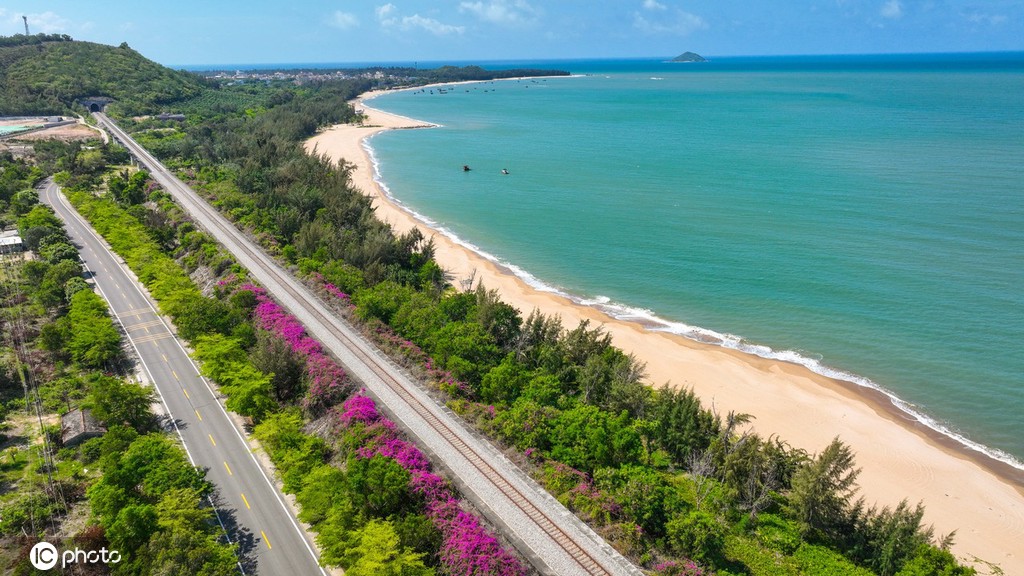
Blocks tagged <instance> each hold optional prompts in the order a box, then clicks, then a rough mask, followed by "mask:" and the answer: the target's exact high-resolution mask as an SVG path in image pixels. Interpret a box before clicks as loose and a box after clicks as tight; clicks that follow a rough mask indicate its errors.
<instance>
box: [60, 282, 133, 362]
mask: <svg viewBox="0 0 1024 576" xmlns="http://www.w3.org/2000/svg"><path fill="white" fill-rule="evenodd" d="M68 319H69V320H70V321H71V339H70V340H69V341H68V351H69V352H71V358H73V359H74V360H75V362H78V363H80V364H82V365H83V366H87V367H92V368H99V367H102V366H103V365H105V364H106V363H108V362H111V361H113V360H114V359H115V358H117V357H118V356H119V355H120V354H121V334H120V333H119V332H118V331H117V328H115V327H114V321H113V320H111V319H110V316H109V315H108V314H107V305H106V303H105V302H104V301H103V299H102V298H100V297H99V296H97V295H96V293H95V292H93V291H92V290H80V291H78V292H76V293H75V295H74V296H72V297H71V309H70V310H69V311H68Z"/></svg>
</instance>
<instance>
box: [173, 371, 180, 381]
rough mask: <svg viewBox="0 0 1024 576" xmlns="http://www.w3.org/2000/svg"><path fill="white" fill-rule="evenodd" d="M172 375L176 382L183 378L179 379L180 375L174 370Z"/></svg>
mask: <svg viewBox="0 0 1024 576" xmlns="http://www.w3.org/2000/svg"><path fill="white" fill-rule="evenodd" d="M171 375H173V376H174V379H175V380H181V378H178V373H177V372H175V371H174V370H171Z"/></svg>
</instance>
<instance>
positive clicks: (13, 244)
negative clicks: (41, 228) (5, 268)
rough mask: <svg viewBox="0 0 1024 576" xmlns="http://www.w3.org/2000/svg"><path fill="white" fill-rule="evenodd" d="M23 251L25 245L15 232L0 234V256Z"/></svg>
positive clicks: (6, 231) (7, 231)
mask: <svg viewBox="0 0 1024 576" xmlns="http://www.w3.org/2000/svg"><path fill="white" fill-rule="evenodd" d="M24 251H25V244H24V242H22V240H21V236H19V235H18V231H17V230H5V231H3V232H0V254H18V253H21V252H24Z"/></svg>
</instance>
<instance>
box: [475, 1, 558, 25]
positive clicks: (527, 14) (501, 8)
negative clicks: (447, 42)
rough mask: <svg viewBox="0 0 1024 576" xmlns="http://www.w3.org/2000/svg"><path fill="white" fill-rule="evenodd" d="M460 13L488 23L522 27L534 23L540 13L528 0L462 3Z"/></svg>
mask: <svg viewBox="0 0 1024 576" xmlns="http://www.w3.org/2000/svg"><path fill="white" fill-rule="evenodd" d="M459 12H469V13H471V14H474V15H476V17H477V18H479V19H481V20H484V21H486V22H494V23H496V24H503V25H513V26H514V25H520V24H529V23H531V22H534V21H535V20H536V19H537V17H538V16H540V11H539V10H537V9H536V8H534V7H533V6H530V4H529V3H528V2H526V0H512V1H509V0H491V1H490V2H461V3H460V4H459Z"/></svg>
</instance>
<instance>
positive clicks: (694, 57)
mask: <svg viewBox="0 0 1024 576" xmlns="http://www.w3.org/2000/svg"><path fill="white" fill-rule="evenodd" d="M707 61H708V59H707V58H705V57H703V56H701V55H700V54H697V53H696V52H683V53H682V54H680V55H679V56H676V57H675V58H673V59H671V60H669V62H707Z"/></svg>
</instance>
